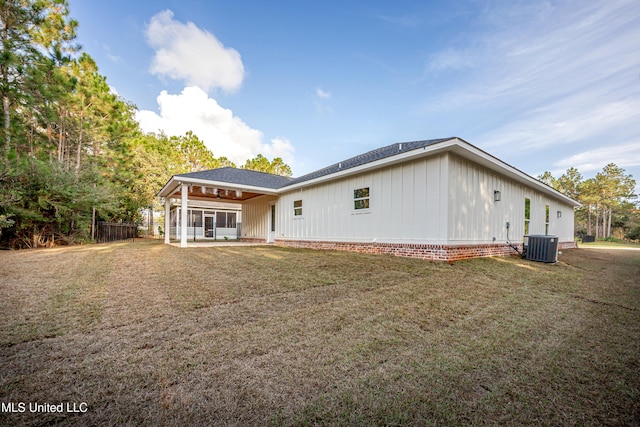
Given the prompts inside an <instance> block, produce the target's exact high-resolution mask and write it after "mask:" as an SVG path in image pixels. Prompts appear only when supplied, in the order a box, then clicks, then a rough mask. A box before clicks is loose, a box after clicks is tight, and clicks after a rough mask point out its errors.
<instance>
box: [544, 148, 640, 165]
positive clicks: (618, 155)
mask: <svg viewBox="0 0 640 427" xmlns="http://www.w3.org/2000/svg"><path fill="white" fill-rule="evenodd" d="M609 163H615V164H616V165H618V166H620V167H622V168H627V167H632V166H640V145H639V144H638V143H637V142H629V143H624V144H619V145H612V146H606V147H599V148H595V149H592V150H587V151H583V152H581V153H577V154H574V155H572V156H570V157H567V158H565V159H562V160H560V161H558V162H556V163H555V164H554V166H557V167H558V168H559V169H561V170H563V171H564V170H565V169H568V168H570V167H575V168H576V169H578V170H579V171H580V172H594V171H600V170H601V169H602V168H603V167H605V166H606V165H607V164H609Z"/></svg>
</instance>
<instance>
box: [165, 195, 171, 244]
mask: <svg viewBox="0 0 640 427" xmlns="http://www.w3.org/2000/svg"><path fill="white" fill-rule="evenodd" d="M169 234H171V198H169V197H166V198H165V199H164V243H166V244H169V237H170V236H169Z"/></svg>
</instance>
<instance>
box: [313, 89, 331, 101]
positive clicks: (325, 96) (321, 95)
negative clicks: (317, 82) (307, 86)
mask: <svg viewBox="0 0 640 427" xmlns="http://www.w3.org/2000/svg"><path fill="white" fill-rule="evenodd" d="M316 95H318V98H321V99H331V93H329V92H325V91H324V90H322V89H321V88H318V89H316Z"/></svg>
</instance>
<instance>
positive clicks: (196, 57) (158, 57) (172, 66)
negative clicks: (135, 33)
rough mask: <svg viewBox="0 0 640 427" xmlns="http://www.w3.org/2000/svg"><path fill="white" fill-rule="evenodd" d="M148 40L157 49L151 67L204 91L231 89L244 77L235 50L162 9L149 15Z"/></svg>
mask: <svg viewBox="0 0 640 427" xmlns="http://www.w3.org/2000/svg"><path fill="white" fill-rule="evenodd" d="M146 35H147V41H148V42H149V45H150V46H151V47H153V48H154V49H155V50H156V54H155V56H154V58H153V61H152V63H151V67H150V71H151V73H152V74H156V75H159V76H163V77H169V78H171V79H174V80H180V81H183V82H185V83H186V84H187V85H188V86H198V87H200V88H202V89H203V90H205V91H207V92H208V91H210V90H212V89H215V88H221V89H223V90H226V91H234V90H236V89H238V88H239V87H240V85H241V84H242V80H243V78H244V66H243V64H242V60H241V58H240V54H239V53H238V51H237V50H235V49H231V48H226V47H225V46H224V45H223V44H222V43H221V42H220V41H219V40H218V39H217V38H216V37H215V36H214V35H213V34H211V33H210V32H208V31H206V30H202V29H200V28H198V27H197V26H196V25H195V24H193V23H192V22H188V23H186V24H184V23H182V22H179V21H176V20H174V19H173V12H171V11H170V10H165V11H163V12H160V13H158V14H157V15H155V16H153V17H152V18H151V22H150V23H149V26H148V27H147V33H146Z"/></svg>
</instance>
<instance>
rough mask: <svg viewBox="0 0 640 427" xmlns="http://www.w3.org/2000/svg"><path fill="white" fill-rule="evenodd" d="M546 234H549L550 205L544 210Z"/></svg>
mask: <svg viewBox="0 0 640 427" xmlns="http://www.w3.org/2000/svg"><path fill="white" fill-rule="evenodd" d="M544 234H549V205H546V206H545V212H544Z"/></svg>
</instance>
